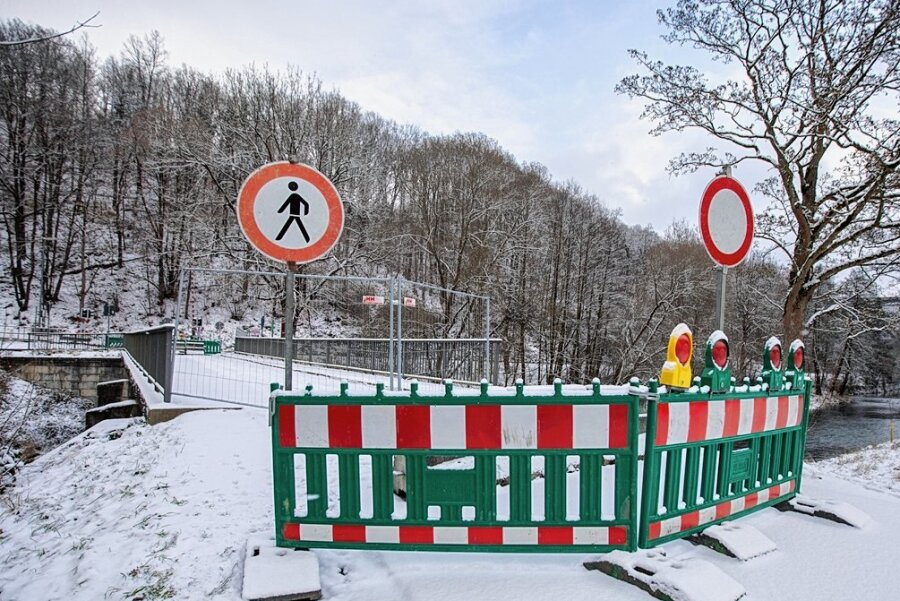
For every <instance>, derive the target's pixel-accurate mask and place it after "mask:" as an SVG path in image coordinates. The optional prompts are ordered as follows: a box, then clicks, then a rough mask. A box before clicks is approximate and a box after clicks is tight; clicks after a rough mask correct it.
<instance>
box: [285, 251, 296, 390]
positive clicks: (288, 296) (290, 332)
mask: <svg viewBox="0 0 900 601" xmlns="http://www.w3.org/2000/svg"><path fill="white" fill-rule="evenodd" d="M296 273H297V264H296V263H294V262H292V261H288V263H287V276H286V278H285V283H284V286H285V291H284V292H285V296H284V389H285V390H293V386H294V382H293V380H294V276H295V274H296Z"/></svg>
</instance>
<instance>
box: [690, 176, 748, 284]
mask: <svg viewBox="0 0 900 601" xmlns="http://www.w3.org/2000/svg"><path fill="white" fill-rule="evenodd" d="M700 235H701V237H702V238H703V245H704V246H705V247H706V252H707V253H709V256H710V258H711V259H712V260H713V261H715V262H716V263H718V264H719V265H722V266H724V267H734V266H735V265H738V264H739V263H740V262H741V261H743V260H744V257H746V256H747V253H749V252H750V247H751V246H752V245H753V207H752V206H750V197H749V196H747V191H746V190H744V187H743V186H741V184H740V183H738V181H737V180H736V179H733V178H731V177H728V176H724V175H722V176H719V177H717V178H715V179H714V180H713V181H711V182H710V183H709V185H708V186H706V190H705V191H704V192H703V198H702V199H701V200H700Z"/></svg>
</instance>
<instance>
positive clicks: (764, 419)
mask: <svg viewBox="0 0 900 601" xmlns="http://www.w3.org/2000/svg"><path fill="white" fill-rule="evenodd" d="M802 421H803V398H802V397H800V396H799V395H791V396H779V397H760V398H755V399H728V400H724V401H689V402H671V403H665V402H660V403H659V404H658V405H657V422H656V437H655V439H654V440H655V442H654V444H655V445H656V446H658V447H662V446H667V445H674V444H683V443H688V442H700V441H704V440H716V439H719V438H728V437H731V436H741V435H744V434H755V433H757V432H768V431H770V430H780V429H782V428H792V427H795V426H799V425H800V424H801V423H802Z"/></svg>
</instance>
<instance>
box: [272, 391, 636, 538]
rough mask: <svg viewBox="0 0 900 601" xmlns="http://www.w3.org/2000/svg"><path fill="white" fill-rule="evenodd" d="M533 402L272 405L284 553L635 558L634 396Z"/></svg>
mask: <svg viewBox="0 0 900 601" xmlns="http://www.w3.org/2000/svg"><path fill="white" fill-rule="evenodd" d="M529 392H530V391H527V390H524V389H523V387H521V386H519V387H518V389H517V390H505V389H500V390H496V391H495V390H489V389H488V386H487V384H484V385H482V389H481V391H463V390H458V391H454V390H453V388H452V385H448V386H447V388H446V394H445V395H444V396H437V397H426V396H420V395H419V394H418V392H417V390H416V386H415V385H414V386H413V389H412V391H410V392H407V393H386V392H384V391H383V388H381V387H379V389H378V391H377V392H376V394H375V395H370V396H351V395H348V394H347V393H346V387H344V388H343V390H342V392H341V394H340V395H336V396H318V395H314V394H312V391H311V389H310V390H308V391H307V393H306V394H304V395H302V396H296V395H289V394H286V393H280V392H276V393H274V394H273V396H272V412H273V420H272V421H273V428H272V445H273V463H274V481H275V509H276V511H275V520H276V536H277V542H278V544H279V545H280V546H289V547H302V548H309V547H342V548H379V549H406V550H409V549H419V550H463V551H581V552H588V551H590V552H597V551H601V552H602V551H609V550H613V549H634V548H636V545H637V529H636V525H637V494H638V491H637V457H638V447H637V440H638V397H637V396H634V395H629V394H619V395H612V396H607V395H603V394H601V387H600V384H599V382H597V383H595V384H594V385H593V386H592V387H586V388H584V389H582V390H578V391H574V392H572V393H569V392H568V391H567V392H566V393H563V392H562V388H561V385H557V386H556V387H555V390H554V391H553V392H552V393H551V392H544V391H542V392H539V393H537V394H529ZM467 393H474V394H467ZM396 465H401V466H402V467H403V479H405V482H396V481H395V466H396ZM398 487H399V488H402V489H403V491H404V492H405V499H404V498H401V497H400V496H398V495H395V493H394V491H395V488H398Z"/></svg>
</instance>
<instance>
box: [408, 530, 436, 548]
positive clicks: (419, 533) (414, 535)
mask: <svg viewBox="0 0 900 601" xmlns="http://www.w3.org/2000/svg"><path fill="white" fill-rule="evenodd" d="M400 542H401V543H408V544H416V543H418V544H427V545H430V544H433V543H434V530H433V529H432V528H431V527H430V526H400Z"/></svg>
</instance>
